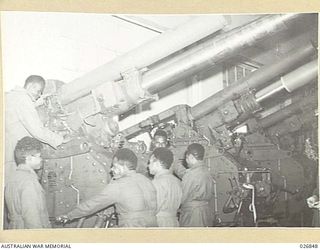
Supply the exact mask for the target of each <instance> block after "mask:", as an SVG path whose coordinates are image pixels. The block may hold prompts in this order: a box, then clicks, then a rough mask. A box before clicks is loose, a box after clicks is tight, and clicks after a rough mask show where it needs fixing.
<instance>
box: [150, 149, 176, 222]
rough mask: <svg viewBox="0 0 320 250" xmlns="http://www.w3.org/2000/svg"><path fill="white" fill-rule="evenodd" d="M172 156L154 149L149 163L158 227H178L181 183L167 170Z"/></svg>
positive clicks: (170, 153)
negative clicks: (154, 192)
mask: <svg viewBox="0 0 320 250" xmlns="http://www.w3.org/2000/svg"><path fill="white" fill-rule="evenodd" d="M172 162H173V154H172V152H171V151H170V150H169V149H167V148H163V147H160V148H156V149H155V150H154V151H153V153H152V155H151V157H150V163H149V170H150V173H151V174H152V175H154V179H153V181H152V183H153V185H154V187H155V188H156V192H157V222H158V226H159V227H178V226H179V222H178V218H177V210H178V209H179V207H180V203H181V198H182V189H181V183H180V181H179V179H178V178H176V177H175V176H173V174H172V173H171V172H170V171H169V168H170V166H171V164H172Z"/></svg>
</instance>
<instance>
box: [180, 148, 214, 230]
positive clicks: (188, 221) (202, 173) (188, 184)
mask: <svg viewBox="0 0 320 250" xmlns="http://www.w3.org/2000/svg"><path fill="white" fill-rule="evenodd" d="M204 153H205V150H204V147H203V146H202V145H200V144H198V143H193V144H190V145H189V146H188V148H187V151H186V162H187V167H188V170H187V171H186V173H185V174H184V176H183V177H182V203H181V214H180V226H181V227H209V226H212V225H213V212H212V211H211V209H210V206H209V204H210V201H211V200H212V199H213V194H214V186H213V181H212V179H211V175H210V172H209V170H208V167H207V166H206V165H205V164H204V162H203V159H204Z"/></svg>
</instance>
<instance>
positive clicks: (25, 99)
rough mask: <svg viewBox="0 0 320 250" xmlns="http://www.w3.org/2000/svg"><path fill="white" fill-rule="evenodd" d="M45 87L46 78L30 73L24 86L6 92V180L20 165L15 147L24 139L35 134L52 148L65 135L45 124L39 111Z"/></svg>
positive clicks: (59, 142) (62, 139)
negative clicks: (15, 159)
mask: <svg viewBox="0 0 320 250" xmlns="http://www.w3.org/2000/svg"><path fill="white" fill-rule="evenodd" d="M44 87H45V80H44V79H43V78H42V77H41V76H37V75H31V76H29V77H28V78H27V79H26V81H25V85H24V87H23V88H21V87H16V88H14V89H13V90H11V91H10V92H8V93H6V96H5V101H6V109H5V122H6V125H5V133H6V134H5V145H6V150H5V167H6V169H5V170H6V171H5V175H6V179H5V180H8V178H10V177H11V173H12V172H14V169H15V168H16V165H15V162H14V154H13V151H14V148H15V146H16V144H17V142H18V140H20V139H21V138H23V137H25V136H32V137H34V138H36V139H38V140H39V141H41V142H44V143H47V144H49V145H50V146H52V147H54V148H55V147H57V146H59V145H60V144H62V143H63V142H66V141H65V140H64V138H63V137H62V136H61V135H59V134H56V133H54V132H52V131H50V130H49V129H48V128H46V127H44V126H43V123H42V121H41V120H40V118H39V115H38V112H37V110H36V102H38V101H39V99H41V98H40V97H41V95H42V91H43V89H44Z"/></svg>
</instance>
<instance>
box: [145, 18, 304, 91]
mask: <svg viewBox="0 0 320 250" xmlns="http://www.w3.org/2000/svg"><path fill="white" fill-rule="evenodd" d="M299 16H300V15H299V14H284V15H267V16H264V17H262V18H258V19H257V20H255V21H253V22H251V23H249V24H246V25H245V26H243V27H239V28H236V29H234V30H231V31H229V32H226V33H224V34H222V35H219V36H217V37H215V38H213V39H212V40H211V41H210V42H209V43H208V42H205V44H206V47H203V46H199V47H200V49H198V50H195V51H194V52H193V53H192V54H189V53H187V55H186V56H184V57H183V56H182V57H181V56H180V60H179V61H175V60H174V59H173V62H172V63H171V64H170V63H166V66H165V67H159V68H155V69H152V70H150V71H148V72H146V73H145V74H144V75H143V77H142V84H141V85H142V88H143V89H145V90H148V91H149V92H150V93H151V94H154V93H157V92H159V91H161V90H163V89H166V88H168V87H169V86H171V85H172V84H174V83H176V82H179V81H181V80H183V79H184V78H186V77H189V76H191V75H193V74H195V73H198V72H199V71H201V70H204V69H205V68H209V67H212V66H213V65H215V64H216V63H218V62H219V61H221V60H222V59H226V58H227V57H230V56H232V55H234V54H235V53H237V52H239V51H240V50H242V49H244V48H246V47H248V46H250V45H253V44H255V43H257V42H259V41H260V40H261V39H262V38H265V37H266V36H271V35H273V34H275V33H277V32H280V31H283V30H285V29H287V28H288V27H287V25H288V24H289V23H290V22H291V21H292V20H294V19H296V18H297V17H299Z"/></svg>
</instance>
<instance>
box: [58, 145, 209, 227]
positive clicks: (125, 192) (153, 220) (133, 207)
mask: <svg viewBox="0 0 320 250" xmlns="http://www.w3.org/2000/svg"><path fill="white" fill-rule="evenodd" d="M203 158H204V148H203V146H202V145H200V144H197V143H193V144H191V145H189V146H188V148H187V151H186V162H187V166H188V170H187V171H186V173H185V175H184V176H183V177H182V181H181V182H180V180H179V179H178V178H177V177H175V176H174V175H173V173H172V171H171V166H172V163H173V161H174V156H173V153H172V152H171V151H170V150H169V149H168V148H165V147H159V148H155V149H154V151H153V152H152V153H151V156H150V160H149V171H150V174H151V175H153V176H154V177H153V179H152V180H149V179H148V178H147V177H146V176H144V175H142V174H140V173H137V172H136V167H137V162H138V159H137V156H136V155H135V154H134V152H132V151H131V150H130V149H127V148H122V149H119V150H118V151H117V152H116V153H115V154H114V156H113V161H112V167H111V172H112V176H113V179H112V181H111V182H110V183H109V184H108V185H107V186H106V187H105V188H104V189H103V190H102V191H101V192H100V193H99V194H97V195H95V196H94V197H92V198H91V199H89V200H87V201H84V202H82V203H81V204H79V205H78V206H77V207H76V208H75V209H73V210H72V211H70V212H69V213H68V214H66V215H62V216H61V217H60V218H59V220H61V221H64V222H66V221H69V220H73V219H76V218H81V217H84V216H88V215H91V214H93V213H95V212H97V211H99V210H101V209H103V208H105V207H107V206H109V205H112V204H115V207H116V210H117V212H118V213H119V227H157V226H158V227H178V226H182V227H208V226H212V225H213V210H212V209H211V208H210V201H211V200H212V198H213V181H212V179H211V177H210V173H209V172H208V168H207V167H206V166H205V165H204V163H203ZM178 212H179V214H180V216H179V219H178Z"/></svg>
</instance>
